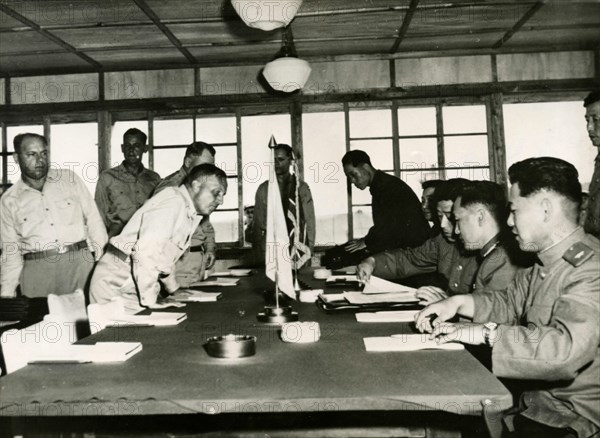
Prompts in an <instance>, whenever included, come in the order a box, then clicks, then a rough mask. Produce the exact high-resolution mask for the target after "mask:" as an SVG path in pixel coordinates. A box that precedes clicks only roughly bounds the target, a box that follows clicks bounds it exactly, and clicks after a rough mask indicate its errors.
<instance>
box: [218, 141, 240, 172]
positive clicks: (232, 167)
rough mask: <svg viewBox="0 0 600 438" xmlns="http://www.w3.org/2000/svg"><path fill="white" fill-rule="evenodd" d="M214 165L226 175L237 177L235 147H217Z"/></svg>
mask: <svg viewBox="0 0 600 438" xmlns="http://www.w3.org/2000/svg"><path fill="white" fill-rule="evenodd" d="M215 150H216V154H215V165H216V166H217V167H220V168H221V169H223V171H224V172H225V173H226V174H227V175H235V176H237V146H217V147H216V148H215Z"/></svg>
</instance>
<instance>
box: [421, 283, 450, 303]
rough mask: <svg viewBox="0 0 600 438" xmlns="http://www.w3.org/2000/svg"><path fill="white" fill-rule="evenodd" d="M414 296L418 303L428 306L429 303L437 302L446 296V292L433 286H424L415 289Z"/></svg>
mask: <svg viewBox="0 0 600 438" xmlns="http://www.w3.org/2000/svg"><path fill="white" fill-rule="evenodd" d="M416 296H417V298H418V299H419V304H422V305H424V306H428V305H429V304H433V303H437V302H438V301H442V300H445V299H446V298H448V294H447V293H446V292H445V291H443V290H442V289H440V288H439V287H435V286H424V287H420V288H419V289H417V292H416Z"/></svg>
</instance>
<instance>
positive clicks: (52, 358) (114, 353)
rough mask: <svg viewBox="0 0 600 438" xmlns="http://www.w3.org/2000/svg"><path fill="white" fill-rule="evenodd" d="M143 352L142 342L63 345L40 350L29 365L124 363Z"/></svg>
mask: <svg viewBox="0 0 600 438" xmlns="http://www.w3.org/2000/svg"><path fill="white" fill-rule="evenodd" d="M140 351H142V344H141V343H140V342H97V343H95V344H94V345H63V346H60V347H56V346H49V347H48V348H40V349H39V350H38V351H36V352H34V353H33V354H32V355H31V356H30V357H29V358H28V363H29V364H46V363H88V362H96V363H101V362H124V361H126V360H127V359H129V358H130V357H132V356H134V355H136V354H137V353H139V352H140Z"/></svg>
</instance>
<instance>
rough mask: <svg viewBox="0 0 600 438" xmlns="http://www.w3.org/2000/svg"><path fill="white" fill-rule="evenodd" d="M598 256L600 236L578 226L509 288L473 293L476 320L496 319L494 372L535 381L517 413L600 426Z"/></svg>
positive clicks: (589, 430)
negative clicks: (599, 237) (522, 406)
mask: <svg viewBox="0 0 600 438" xmlns="http://www.w3.org/2000/svg"><path fill="white" fill-rule="evenodd" d="M599 256H600V242H599V241H598V239H596V238H595V237H593V236H591V235H589V234H585V232H584V231H583V229H581V228H578V229H577V230H576V231H575V232H574V233H572V234H571V235H570V236H568V237H567V238H565V239H564V240H563V241H561V242H559V243H558V244H556V245H554V246H553V247H551V248H549V249H547V250H545V251H542V252H540V253H539V254H538V258H539V261H538V262H537V263H536V264H535V265H534V266H533V267H531V268H529V269H526V270H522V271H519V273H518V274H517V276H516V278H515V281H514V282H513V283H512V284H511V285H510V287H509V288H508V289H507V290H506V291H504V292H502V291H499V292H497V293H494V294H479V293H476V294H473V298H474V302H475V314H474V318H473V320H474V322H487V321H494V322H496V323H499V324H500V325H499V326H498V336H497V340H496V342H495V343H494V346H493V349H492V370H493V372H494V374H495V375H497V376H499V377H507V378H512V379H526V380H533V381H537V382H536V383H537V385H536V389H535V390H532V391H528V392H526V393H524V395H523V399H522V403H523V405H524V411H523V412H522V413H521V414H522V415H524V416H526V417H528V418H530V419H532V420H534V421H537V422H540V423H543V424H547V425H549V426H552V427H558V428H565V427H570V428H572V429H574V430H576V431H577V432H578V433H579V436H580V437H588V436H591V435H592V434H594V433H596V432H598V431H599V430H600V379H599V376H600V353H599V352H600V350H599V343H600V325H599V317H598V315H600V269H598V262H599V260H600V257H599ZM540 384H541V385H540ZM537 386H540V387H539V388H538V387H537Z"/></svg>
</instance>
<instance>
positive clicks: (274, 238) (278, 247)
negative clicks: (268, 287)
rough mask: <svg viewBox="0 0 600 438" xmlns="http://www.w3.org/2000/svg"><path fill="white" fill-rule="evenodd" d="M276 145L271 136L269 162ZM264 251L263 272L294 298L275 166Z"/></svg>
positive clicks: (285, 229)
mask: <svg viewBox="0 0 600 438" xmlns="http://www.w3.org/2000/svg"><path fill="white" fill-rule="evenodd" d="M275 145H276V143H275V139H274V138H273V136H271V141H270V143H269V147H270V148H271V162H272V163H275V152H274V149H273V147H274V146H275ZM265 249H266V251H265V274H266V275H267V277H269V278H270V279H271V280H273V281H277V285H278V287H279V289H280V290H281V291H282V292H283V293H285V294H286V295H287V296H289V297H290V298H293V299H295V298H296V291H295V290H294V279H293V276H292V260H291V256H290V240H289V236H288V230H287V225H286V223H285V216H284V214H283V206H282V205H281V194H280V191H279V183H278V182H277V176H276V175H275V166H274V165H272V166H271V168H270V171H269V189H268V195H267V234H266V248H265Z"/></svg>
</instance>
